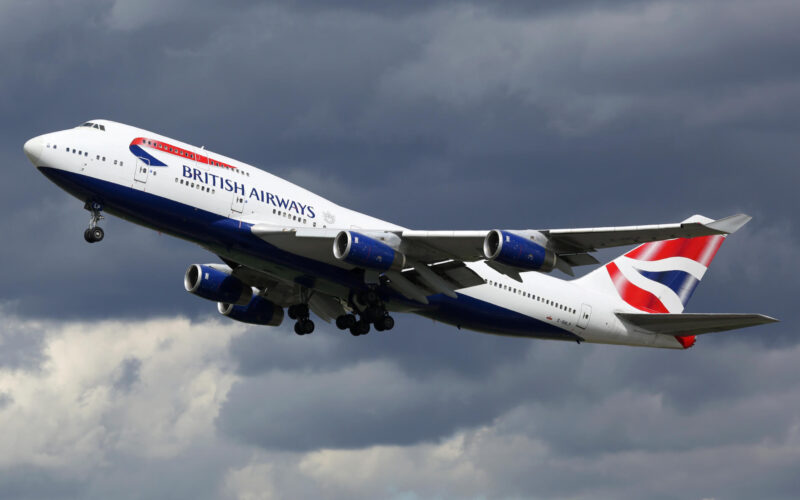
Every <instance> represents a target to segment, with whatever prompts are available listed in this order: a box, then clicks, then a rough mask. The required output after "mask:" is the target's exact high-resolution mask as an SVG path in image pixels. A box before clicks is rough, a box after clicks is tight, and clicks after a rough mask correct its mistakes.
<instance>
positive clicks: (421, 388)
mask: <svg viewBox="0 0 800 500" xmlns="http://www.w3.org/2000/svg"><path fill="white" fill-rule="evenodd" d="M231 5H233V6H231ZM554 5H555V4H552V3H541V2H536V3H531V2H518V3H515V2H503V3H502V4H500V5H498V6H492V7H487V6H485V5H484V4H478V3H454V2H435V3H433V2H411V3H408V2H406V3H404V4H403V5H402V6H397V5H394V6H389V5H386V4H376V3H369V2H367V3H364V2H351V3H346V4H341V5H337V6H336V7H331V6H330V5H328V4H323V3H320V2H295V3H293V4H291V5H289V6H286V5H277V4H262V3H261V2H247V1H238V2H235V5H234V4H226V5H224V6H222V5H217V4H214V3H211V2H184V1H178V2H174V3H169V4H163V3H154V2H123V1H115V2H106V1H102V2H100V1H89V0H87V1H81V2H71V3H69V4H59V3H53V2H45V1H37V2H26V3H4V4H2V5H0V42H2V44H3V47H4V49H5V50H3V51H2V53H0V63H2V65H3V68H4V69H5V70H4V72H3V75H2V76H1V77H0V112H1V113H2V115H3V117H4V120H3V123H2V124H0V128H2V134H0V161H2V164H3V165H5V167H6V169H5V172H6V176H5V177H4V180H3V182H0V206H1V207H2V209H3V210H4V213H5V214H6V216H5V217H4V218H3V219H2V222H0V232H1V233H2V234H3V245H0V259H1V260H2V261H3V262H4V263H5V266H4V273H3V281H2V283H3V284H2V286H0V303H3V304H5V305H4V306H3V309H2V310H1V311H0V313H2V315H3V318H2V319H3V327H2V331H0V381H2V384H0V394H2V395H3V396H2V398H1V399H0V401H5V402H4V403H0V422H4V429H10V428H14V429H19V431H18V432H16V433H15V434H14V435H15V436H21V437H20V438H19V439H20V441H15V442H14V445H13V446H11V445H8V446H4V449H9V450H14V451H15V452H20V450H22V452H20V453H23V454H22V455H14V456H13V457H16V458H8V457H9V456H11V455H8V454H6V455H7V456H6V458H4V460H6V461H5V462H3V463H2V464H1V465H0V496H9V497H25V496H27V497H29V498H54V497H58V496H59V495H61V496H64V497H82V498H108V497H109V496H112V495H117V496H118V492H119V491H127V492H133V493H131V496H137V493H138V494H139V495H138V496H146V497H154V498H160V497H193V498H216V497H220V496H222V497H226V496H227V497H231V498H239V497H245V496H246V495H248V494H249V495H253V496H256V497H257V496H258V495H262V496H265V495H266V494H267V493H271V494H273V496H276V497H295V498H297V497H309V496H317V497H321V498H354V497H371V498H374V497H385V498H392V497H401V496H404V495H406V496H416V497H420V498H431V497H437V498H467V497H485V498H530V497H534V496H538V497H541V498H564V497H570V498H642V497H648V498H674V497H681V498H686V497H695V498H752V497H754V496H758V497H760V498H776V499H779V498H793V497H794V496H796V491H797V482H796V478H795V477H796V470H797V466H798V461H797V456H798V453H797V450H798V443H800V438H798V433H797V422H796V415H797V414H798V411H800V408H797V404H796V402H797V401H798V400H800V398H799V397H798V396H800V395H798V394H797V391H796V389H795V387H797V386H798V384H797V382H798V381H797V375H796V373H795V372H796V370H794V366H795V365H796V360H797V345H798V337H797V332H796V328H795V327H794V324H795V323H796V322H797V320H798V319H800V317H799V316H798V313H797V312H796V308H795V307H793V305H792V299H793V297H794V295H795V289H796V284H795V283H796V281H797V277H798V276H797V266H796V265H795V263H794V254H795V253H796V248H797V246H798V242H797V231H796V228H795V219H796V217H795V215H794V214H796V213H797V212H798V208H799V207H798V203H797V197H796V196H795V193H794V191H795V190H796V186H797V183H798V174H797V169H796V165H795V164H796V158H798V157H800V145H798V141H797V140H796V136H797V132H798V129H800V92H798V89H800V75H799V74H798V70H797V64H796V61H797V60H798V58H799V57H800V54H799V53H798V51H799V50H800V49H798V47H800V44H798V43H797V42H798V38H797V37H798V35H797V30H796V26H797V21H798V18H799V17H800V12H799V11H798V7H797V5H796V3H794V2H784V1H769V2H761V3H759V5H758V6H757V7H755V6H753V4H752V3H750V2H718V1H710V0H708V1H702V2H682V1H664V2H610V1H609V2H581V1H576V2H559V3H558V5H557V6H554ZM94 117H106V118H110V119H115V120H119V121H123V122H127V123H131V124H134V125H138V126H141V127H144V128H148V129H152V130H155V131H158V132H161V133H164V134H167V135H170V136H174V137H177V138H180V139H183V140H186V141H189V142H192V143H196V144H205V145H206V146H207V147H209V148H211V149H214V150H217V151H220V152H222V153H225V154H228V155H231V156H234V157H236V158H239V159H242V160H244V161H248V162H250V163H253V164H255V165H257V166H260V167H262V168H265V169H267V170H269V171H271V172H274V173H275V174H277V175H281V176H286V177H288V178H290V179H293V180H295V181H297V182H299V183H302V184H303V185H306V186H308V187H310V188H312V189H314V190H315V191H317V192H319V193H320V194H322V195H325V196H329V197H331V198H332V199H333V200H334V201H337V202H339V203H342V204H344V205H347V206H350V207H352V208H354V209H357V210H362V211H365V212H369V213H371V214H374V215H376V216H379V217H382V218H385V219H388V220H392V221H394V222H397V223H400V224H404V225H408V226H411V227H417V228H421V227H422V226H426V227H428V228H431V229H441V228H457V229H467V228H476V227H537V228H542V227H562V226H588V225H610V224H639V223H652V222H660V221H673V220H678V219H681V218H684V217H687V216H689V215H691V214H693V213H697V212H699V213H704V214H707V215H709V216H715V217H716V216H724V215H727V214H729V213H735V212H738V211H745V212H748V213H751V214H752V215H754V216H755V217H756V218H755V219H754V221H753V222H752V223H751V224H750V225H748V226H746V227H745V228H744V229H743V230H742V231H741V232H740V233H738V234H736V235H734V236H733V237H731V238H730V241H728V242H726V244H725V245H724V246H723V247H722V250H721V251H720V253H719V255H718V256H717V259H716V261H715V264H714V266H712V268H711V270H710V272H709V273H708V275H707V276H706V278H705V279H704V281H703V284H702V286H700V287H699V288H698V290H697V293H696V294H695V295H694V298H693V301H692V302H691V303H690V305H689V310H690V311H693V312H699V311H720V312H721V311H748V312H750V311H752V312H764V313H767V314H771V315H774V316H776V317H779V318H781V319H782V320H783V321H784V322H783V323H782V324H780V325H774V326H770V327H764V328H758V329H753V330H749V331H747V330H746V331H743V332H738V333H731V334H727V335H725V334H723V335H709V336H704V337H703V338H701V339H699V341H698V344H697V346H696V347H694V348H693V349H692V350H690V351H688V352H684V353H678V352H661V351H647V350H639V349H624V348H613V347H591V346H585V345H582V346H576V345H573V344H559V343H553V342H525V341H520V340H516V339H505V338H496V337H490V336H484V335H480V334H475V333H470V332H458V331H457V330H455V329H453V328H450V327H446V326H441V325H435V324H432V323H431V322H430V321H427V320H424V319H420V318H415V317H405V316H401V317H398V318H397V319H398V328H397V329H395V330H394V331H393V332H391V333H389V334H386V335H376V334H371V335H369V336H367V337H365V338H358V339H355V338H352V337H350V336H349V335H346V334H340V333H339V332H334V331H332V330H331V329H330V328H326V327H321V328H319V331H318V332H317V333H315V334H314V335H312V336H307V337H303V338H299V337H296V336H294V335H293V334H292V333H291V331H290V328H289V327H287V326H284V327H281V328H278V329H266V328H245V327H244V326H242V325H235V324H232V323H208V321H209V319H208V314H213V313H214V312H213V309H214V307H213V304H212V303H210V302H206V301H202V300H198V299H197V298H195V297H192V296H189V295H188V294H186V293H185V292H184V291H183V290H182V286H181V276H182V274H183V272H184V270H185V268H186V266H187V265H188V264H189V263H192V262H209V261H213V260H215V258H214V256H212V255H210V254H208V253H207V252H205V251H202V250H201V249H199V248H196V247H193V246H191V245H189V244H187V243H185V242H182V241H177V240H173V239H170V238H166V237H163V236H159V235H157V234H156V233H153V232H151V231H148V230H144V229H142V228H138V227H135V226H132V225H130V224H128V223H125V222H122V221H119V220H114V219H111V220H108V221H106V226H105V227H106V228H107V238H106V240H105V241H104V242H103V243H102V244H101V245H92V246H87V245H86V244H85V243H84V242H83V239H82V230H83V228H84V227H85V224H86V219H87V214H86V213H85V212H84V211H83V210H81V204H80V202H78V201H76V200H73V199H71V198H69V197H68V196H67V195H66V194H64V193H62V192H61V191H60V190H58V189H57V188H56V187H55V186H53V185H51V184H50V183H49V182H48V181H47V180H46V179H44V178H43V177H42V176H41V175H40V174H39V173H37V172H36V171H35V170H34V169H33V168H32V167H31V166H30V165H29V164H28V163H27V161H26V160H25V158H24V156H23V154H22V151H21V147H22V144H23V142H24V141H25V140H26V139H27V138H29V137H31V136H33V135H36V134H39V133H42V132H45V131H50V130H56V129H61V128H66V127H69V126H73V125H75V124H77V123H80V122H81V121H83V120H85V119H88V118H94ZM614 253H615V252H604V253H603V256H605V257H609V256H611V255H613V254H614ZM175 315H185V316H188V317H190V318H192V320H191V321H184V322H179V323H169V324H168V325H167V326H165V327H164V328H163V329H162V330H159V332H160V337H158V338H153V339H152V342H153V344H152V345H149V346H147V347H146V346H145V344H143V343H137V341H136V339H139V342H144V340H143V339H149V338H151V337H149V336H148V334H150V333H152V332H150V329H152V328H153V326H152V325H151V324H148V325H145V326H142V324H140V323H138V322H136V321H134V320H138V319H141V318H142V317H151V316H162V317H167V316H175ZM42 318H46V319H45V320H43V319H42ZM107 318H119V319H120V321H117V322H111V323H101V325H102V328H101V330H102V331H95V330H93V329H92V328H90V326H89V325H90V324H92V323H96V322H97V321H98V320H101V319H107ZM51 320H53V321H51ZM56 320H57V321H66V323H65V325H66V326H65V328H67V329H66V330H62V329H61V328H60V326H59V323H58V322H57V321H56ZM76 321H81V322H80V323H75V322H76ZM231 329H233V330H231ZM86 332H93V333H90V334H87V333H86ZM101 333H102V335H101ZM86 335H89V337H87V336H86ZM91 335H95V336H91ZM187 335H194V337H192V340H193V341H189V339H188V338H187ZM70 349H76V350H74V351H73V350H70ZM98 352H102V354H103V355H102V356H101V355H98ZM72 363H74V364H72ZM170 366H172V367H173V368H174V369H172V370H170V369H169V367H170ZM79 376H80V377H79ZM58 377H61V378H58ZM75 377H78V378H75ZM81 377H85V378H81ZM64 380H68V381H72V382H71V383H72V384H73V385H69V384H68V385H67V387H68V388H71V389H70V390H66V391H64V390H63V389H62V390H61V392H54V391H53V388H54V387H63V386H62V385H60V384H63V383H64ZM115 386H116V390H115ZM212 387H213V388H215V390H214V391H211V390H210V389H209V388H212ZM204 388H205V389H204ZM26 391H27V392H26ZM37 391H39V392H37ZM25 394H39V396H38V397H35V398H34V397H26V396H25ZM42 394H44V396H42ZM212 394H213V395H212ZM217 398H218V399H217ZM209 401H211V402H215V401H216V402H217V403H214V404H211V403H209ZM215 404H216V405H218V406H215ZM209 408H217V409H218V412H219V414H218V416H216V415H215V413H214V410H211V409H209ZM215 419H216V420H215ZM51 422H56V423H57V425H58V431H59V432H58V434H57V435H55V434H52V436H53V437H51V438H49V439H44V441H42V442H39V441H36V440H35V439H33V438H35V437H37V436H39V437H41V436H45V437H46V436H51V434H50V432H51V431H52V429H53V427H52V426H51V424H50V423H51ZM56 437H57V439H56ZM23 438H24V439H23ZM187 443H192V444H187ZM75 463H82V464H90V465H91V464H94V465H95V466H96V467H94V468H91V467H88V468H81V469H80V470H78V471H76V470H74V469H73V468H72V466H71V465H70V464H75ZM343 470H344V471H348V473H347V474H342V473H341V471H343ZM387 485H388V486H387Z"/></svg>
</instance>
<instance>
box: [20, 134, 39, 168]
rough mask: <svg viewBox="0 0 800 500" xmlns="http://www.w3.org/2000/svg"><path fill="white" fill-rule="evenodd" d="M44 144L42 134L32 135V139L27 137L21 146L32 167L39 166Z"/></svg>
mask: <svg viewBox="0 0 800 500" xmlns="http://www.w3.org/2000/svg"><path fill="white" fill-rule="evenodd" d="M43 146H44V139H42V136H38V137H34V138H33V139H28V142H26V143H25V145H24V146H22V149H24V150H25V156H27V157H28V160H30V162H31V163H33V166H34V167H39V166H40V165H39V159H40V158H41V156H42V147H43Z"/></svg>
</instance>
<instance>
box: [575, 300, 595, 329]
mask: <svg viewBox="0 0 800 500" xmlns="http://www.w3.org/2000/svg"><path fill="white" fill-rule="evenodd" d="M591 316H592V306H590V305H589V304H581V315H580V317H579V318H578V328H583V329H586V327H587V326H589V318H591Z"/></svg>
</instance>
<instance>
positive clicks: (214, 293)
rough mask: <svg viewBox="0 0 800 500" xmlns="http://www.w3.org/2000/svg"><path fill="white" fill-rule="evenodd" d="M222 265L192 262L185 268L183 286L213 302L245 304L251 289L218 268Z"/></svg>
mask: <svg viewBox="0 0 800 500" xmlns="http://www.w3.org/2000/svg"><path fill="white" fill-rule="evenodd" d="M221 267H222V266H214V267H212V266H210V265H204V264H192V265H191V266H189V269H187V270H186V276H184V278H183V286H184V287H185V288H186V291H187V292H189V293H193V294H195V295H199V296H200V297H203V298H204V299H208V300H213V301H214V302H228V303H232V304H238V305H247V304H248V303H249V302H250V298H251V297H252V296H253V289H252V288H250V287H249V286H247V285H245V284H244V283H242V282H241V280H239V278H237V277H235V276H231V274H230V270H228V272H226V271H224V270H222V269H220V268H221Z"/></svg>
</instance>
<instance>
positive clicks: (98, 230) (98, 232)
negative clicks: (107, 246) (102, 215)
mask: <svg viewBox="0 0 800 500" xmlns="http://www.w3.org/2000/svg"><path fill="white" fill-rule="evenodd" d="M89 234H90V235H91V236H92V243H96V242H98V241H103V237H104V236H105V235H106V233H105V232H104V231H103V228H102V227H100V226H95V227H94V228H92V229H89Z"/></svg>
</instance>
